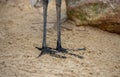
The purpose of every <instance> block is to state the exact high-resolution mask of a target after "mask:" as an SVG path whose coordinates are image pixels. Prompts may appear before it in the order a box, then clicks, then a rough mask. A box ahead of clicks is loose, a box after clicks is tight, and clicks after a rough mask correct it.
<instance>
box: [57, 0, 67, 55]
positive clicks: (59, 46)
mask: <svg viewBox="0 0 120 77" xmlns="http://www.w3.org/2000/svg"><path fill="white" fill-rule="evenodd" d="M61 3H62V1H61V0H56V12H57V47H56V50H57V51H58V52H62V53H67V49H64V48H62V46H61Z"/></svg>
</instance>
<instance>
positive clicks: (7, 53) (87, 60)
mask: <svg viewBox="0 0 120 77" xmlns="http://www.w3.org/2000/svg"><path fill="white" fill-rule="evenodd" d="M53 4H54V3H51V6H50V9H49V15H48V22H49V23H48V25H49V26H48V27H49V29H48V33H47V34H48V35H47V45H48V46H50V47H53V48H55V47H56V30H55V28H53V27H52V28H51V26H54V24H55V23H54V22H55V20H56V19H55V17H53V16H55V10H53V9H51V7H52V8H55V7H54V6H53ZM16 10H17V9H16ZM16 10H15V8H14V10H12V11H11V12H13V13H9V14H8V12H9V11H8V12H5V13H4V14H3V13H2V14H3V15H2V16H1V18H0V77H120V35H117V34H112V33H108V32H105V31H102V30H100V29H97V28H92V27H75V25H74V24H73V23H72V22H71V21H67V22H65V23H63V24H62V26H63V27H62V45H63V47H64V48H70V49H76V48H82V47H86V50H85V51H70V52H72V53H74V54H77V55H79V56H81V58H78V57H75V56H72V55H68V54H62V55H65V56H66V57H67V58H66V59H61V58H56V57H52V56H50V55H44V56H42V57H40V58H37V56H38V55H39V53H40V51H39V50H37V49H36V48H35V47H41V44H42V25H43V24H42V10H41V11H40V9H38V10H35V9H33V10H34V11H26V12H21V13H16V14H14V12H15V11H16ZM18 11H19V10H18ZM64 12H65V11H64V8H63V11H62V14H63V15H62V16H63V17H64V16H65V15H64Z"/></svg>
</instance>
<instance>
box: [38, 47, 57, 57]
mask: <svg viewBox="0 0 120 77" xmlns="http://www.w3.org/2000/svg"><path fill="white" fill-rule="evenodd" d="M36 48H37V49H38V50H40V51H41V53H40V55H39V56H38V57H40V56H42V55H44V54H55V53H56V52H55V51H54V50H53V49H52V48H50V47H43V48H38V47H36Z"/></svg>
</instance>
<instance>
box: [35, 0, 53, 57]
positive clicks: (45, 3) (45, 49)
mask: <svg viewBox="0 0 120 77" xmlns="http://www.w3.org/2000/svg"><path fill="white" fill-rule="evenodd" d="M47 8H48V0H43V19H44V20H43V24H44V25H43V42H42V48H38V47H36V48H37V49H38V50H41V53H40V55H39V56H41V55H43V54H47V53H49V54H53V53H55V52H54V51H53V50H52V49H51V48H49V47H47V46H46V31H47V30H46V27H47Z"/></svg>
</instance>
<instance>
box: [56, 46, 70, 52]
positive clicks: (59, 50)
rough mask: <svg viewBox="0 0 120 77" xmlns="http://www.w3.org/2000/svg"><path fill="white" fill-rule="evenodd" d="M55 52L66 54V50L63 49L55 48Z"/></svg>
mask: <svg viewBox="0 0 120 77" xmlns="http://www.w3.org/2000/svg"><path fill="white" fill-rule="evenodd" d="M55 50H56V51H58V52H61V53H68V51H67V50H68V49H65V48H62V47H57V48H56V49H55Z"/></svg>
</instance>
